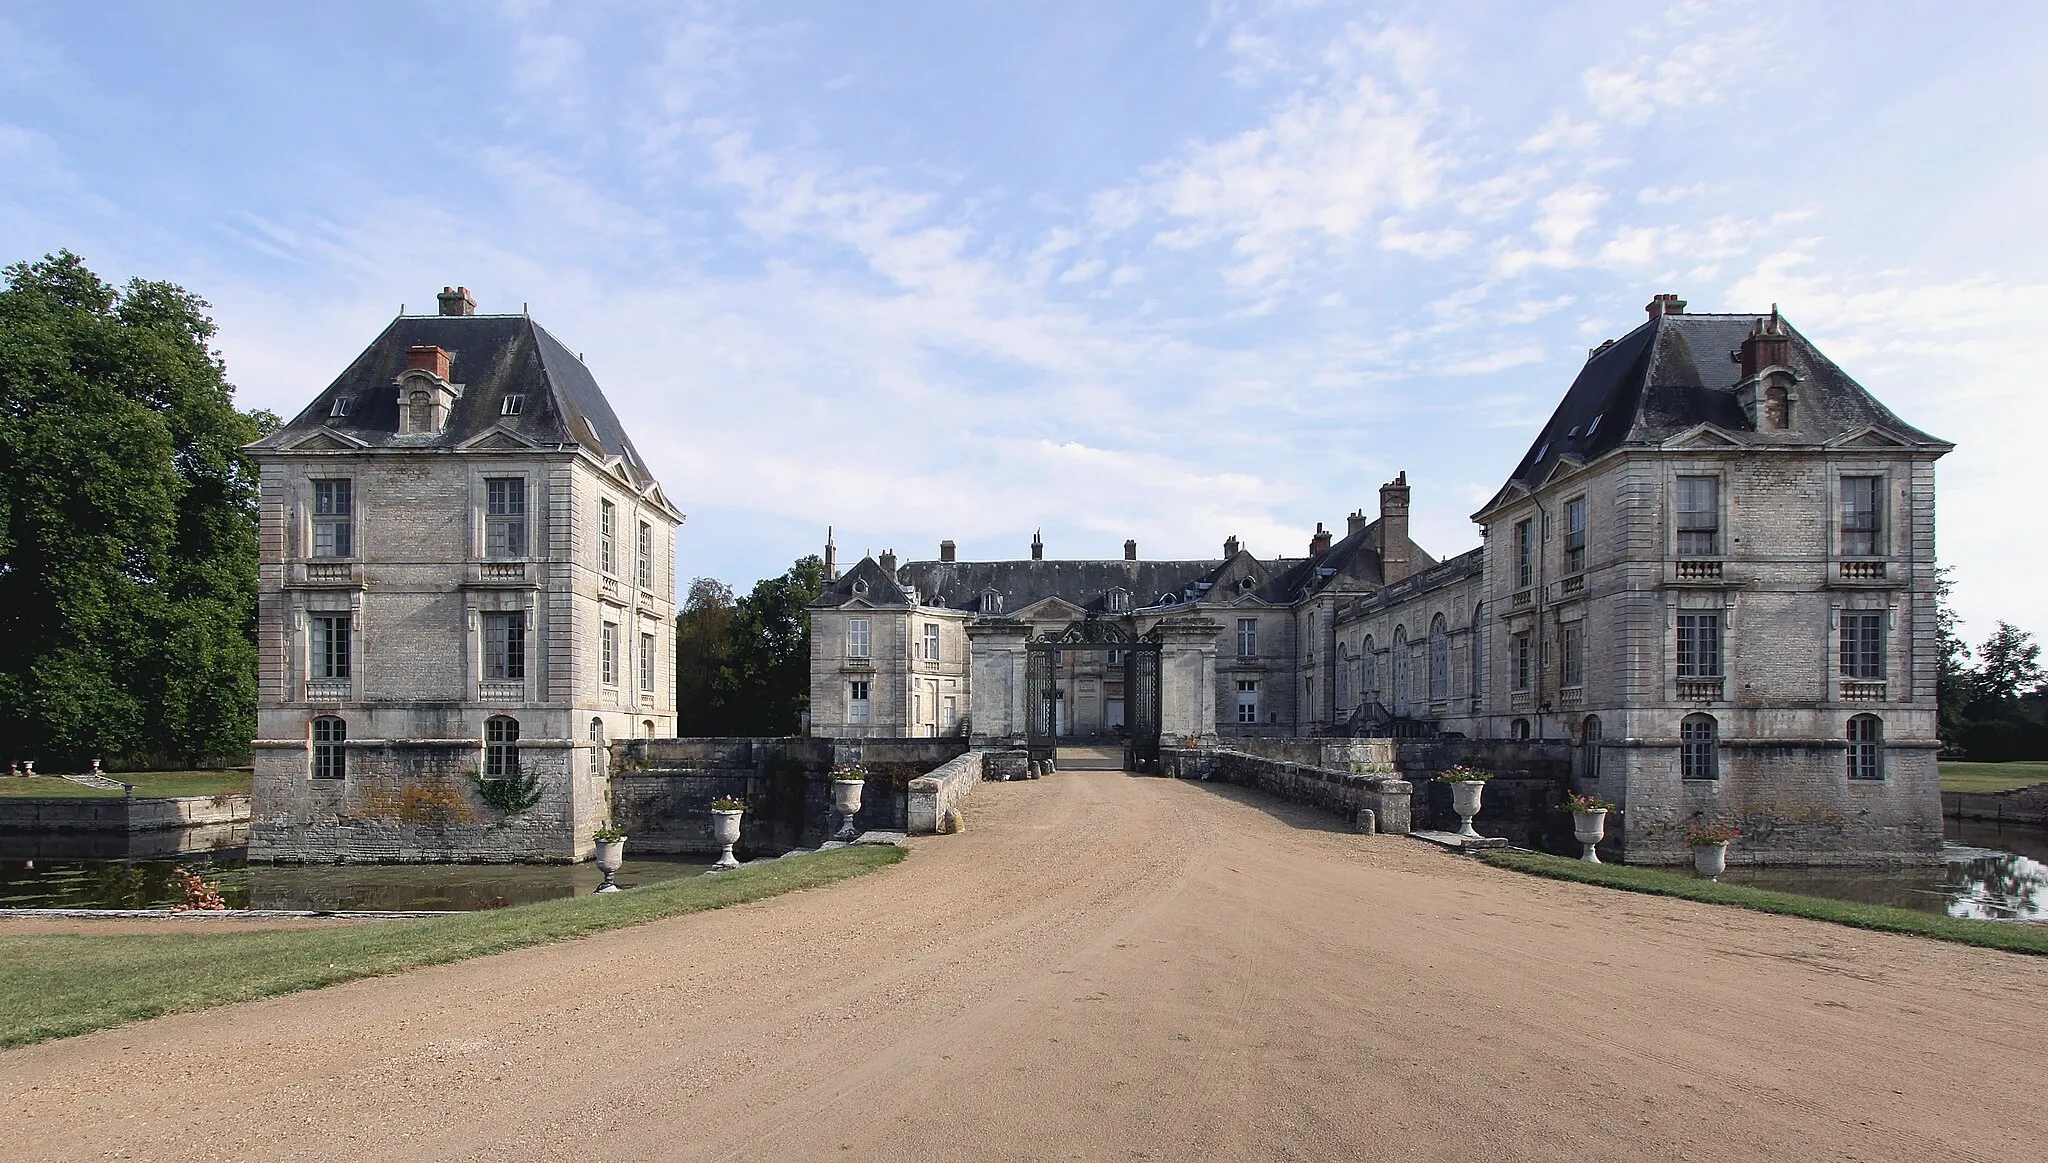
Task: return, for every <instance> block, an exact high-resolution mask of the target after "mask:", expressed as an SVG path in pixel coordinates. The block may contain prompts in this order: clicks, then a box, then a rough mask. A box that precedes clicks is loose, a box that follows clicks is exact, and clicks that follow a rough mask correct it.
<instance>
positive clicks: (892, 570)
mask: <svg viewBox="0 0 2048 1163" xmlns="http://www.w3.org/2000/svg"><path fill="white" fill-rule="evenodd" d="M875 564H876V565H879V566H881V567H882V576H883V577H886V578H888V579H889V580H890V581H895V580H896V551H895V550H893V549H884V550H883V551H882V555H881V556H880V557H877V558H876V559H875Z"/></svg>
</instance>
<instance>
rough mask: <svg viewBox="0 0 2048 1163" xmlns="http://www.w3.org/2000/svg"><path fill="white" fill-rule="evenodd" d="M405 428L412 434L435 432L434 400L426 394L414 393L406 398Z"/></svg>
mask: <svg viewBox="0 0 2048 1163" xmlns="http://www.w3.org/2000/svg"><path fill="white" fill-rule="evenodd" d="M405 426H406V429H407V430H408V431H411V432H432V431H433V430H434V398H433V397H432V396H430V395H428V394H427V393H425V392H414V393H412V394H411V395H408V396H407V397H406V398H405Z"/></svg>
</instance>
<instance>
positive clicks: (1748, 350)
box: [1738, 303, 1792, 380]
mask: <svg viewBox="0 0 2048 1163" xmlns="http://www.w3.org/2000/svg"><path fill="white" fill-rule="evenodd" d="M1738 358H1739V359H1740V360H1741V362H1742V378H1743V379H1745V380H1746V379H1750V378H1752V377H1754V376H1755V375H1756V374H1757V373H1758V372H1760V371H1762V370H1764V369H1765V368H1767V367H1784V366H1785V365H1786V364H1788V363H1790V362H1791V359H1792V333H1791V332H1789V331H1787V330H1786V329H1785V320H1784V319H1782V318H1780V317H1779V315H1778V305H1777V304H1776V303H1773V304H1771V317H1770V318H1769V319H1759V320H1757V321H1756V326H1754V327H1752V328H1750V329H1749V336H1748V338H1746V339H1744V340H1743V341H1742V350H1741V353H1740V355H1739V356H1738Z"/></svg>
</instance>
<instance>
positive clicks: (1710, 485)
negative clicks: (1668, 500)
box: [1678, 477, 1721, 557]
mask: <svg viewBox="0 0 2048 1163" xmlns="http://www.w3.org/2000/svg"><path fill="white" fill-rule="evenodd" d="M1720 552H1721V479H1720V478H1719V477H1679V478H1678V556H1680V557H1717V556H1719V555H1720Z"/></svg>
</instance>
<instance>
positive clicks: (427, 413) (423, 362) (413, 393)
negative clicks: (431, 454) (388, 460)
mask: <svg viewBox="0 0 2048 1163" xmlns="http://www.w3.org/2000/svg"><path fill="white" fill-rule="evenodd" d="M454 358H455V357H454V356H453V355H452V354H451V353H450V352H448V351H447V350H445V349H443V348H439V347H433V346H426V347H409V348H407V349H406V350H405V370H404V371H402V372H400V373H399V374H398V381H397V383H398V434H399V435H400V436H433V435H438V434H439V433H440V432H441V431H442V429H444V428H446V427H447V426H448V412H449V410H450V409H452V408H454V406H455V401H456V400H458V399H460V398H461V397H462V385H460V384H452V383H449V382H448V369H449V365H450V364H451V363H452V362H453V361H454Z"/></svg>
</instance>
